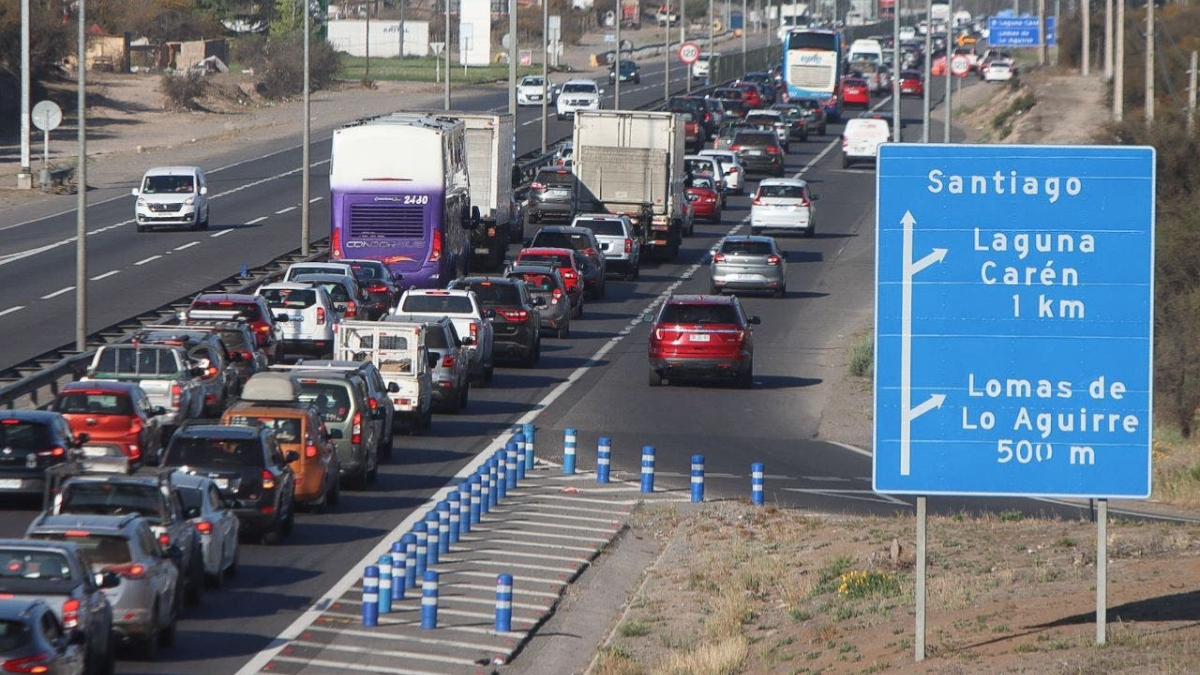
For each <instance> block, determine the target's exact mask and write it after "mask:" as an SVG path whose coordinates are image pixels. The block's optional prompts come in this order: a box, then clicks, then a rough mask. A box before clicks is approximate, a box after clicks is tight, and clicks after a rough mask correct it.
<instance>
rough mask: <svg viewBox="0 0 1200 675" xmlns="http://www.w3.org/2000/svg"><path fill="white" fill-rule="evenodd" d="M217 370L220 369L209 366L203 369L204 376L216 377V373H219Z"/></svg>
mask: <svg viewBox="0 0 1200 675" xmlns="http://www.w3.org/2000/svg"><path fill="white" fill-rule="evenodd" d="M219 372H221V371H219V370H217V367H216V366H209V367H208V368H207V369H205V371H204V377H216V376H217V373H219Z"/></svg>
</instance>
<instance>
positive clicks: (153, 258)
mask: <svg viewBox="0 0 1200 675" xmlns="http://www.w3.org/2000/svg"><path fill="white" fill-rule="evenodd" d="M161 257H162V256H161V255H152V256H150V257H149V258H142V259H141V260H139V261H137V262H135V263H133V264H134V265H139V266H140V265H145V264H146V263H148V262H150V261H151V260H158V259H159V258H161Z"/></svg>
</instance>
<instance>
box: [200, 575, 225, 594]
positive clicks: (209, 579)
mask: <svg viewBox="0 0 1200 675" xmlns="http://www.w3.org/2000/svg"><path fill="white" fill-rule="evenodd" d="M224 581H225V575H223V574H221V573H220V572H218V573H216V574H205V575H204V585H205V586H207V587H208V588H210V589H212V590H217V589H219V588H221V584H222V582H224Z"/></svg>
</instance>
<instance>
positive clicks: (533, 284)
mask: <svg viewBox="0 0 1200 675" xmlns="http://www.w3.org/2000/svg"><path fill="white" fill-rule="evenodd" d="M512 276H516V277H519V278H521V279H524V280H525V287H526V288H528V289H529V291H530V292H533V293H539V292H540V293H551V292H553V291H554V289H556V288H558V285H557V284H555V283H554V277H552V276H550V275H549V274H541V273H538V272H527V273H524V274H516V275H512Z"/></svg>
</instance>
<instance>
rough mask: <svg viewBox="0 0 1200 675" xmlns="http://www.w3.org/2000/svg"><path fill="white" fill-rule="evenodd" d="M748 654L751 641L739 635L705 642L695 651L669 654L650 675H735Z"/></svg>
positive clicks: (739, 670)
mask: <svg viewBox="0 0 1200 675" xmlns="http://www.w3.org/2000/svg"><path fill="white" fill-rule="evenodd" d="M749 653H750V642H749V641H748V640H747V639H746V638H745V637H742V636H740V635H738V636H733V637H726V638H724V639H721V640H719V641H718V642H710V643H705V644H702V645H700V646H699V647H697V648H696V649H694V650H692V651H689V652H686V653H679V652H675V653H672V654H671V655H670V656H668V657H667V659H666V661H665V662H664V663H662V664H660V665H659V666H658V667H656V668H655V669H654V670H653V671H651V672H652V673H653V675H734V673H738V672H741V670H742V664H743V662H744V661H745V660H746V656H747V655H748V654H749Z"/></svg>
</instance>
